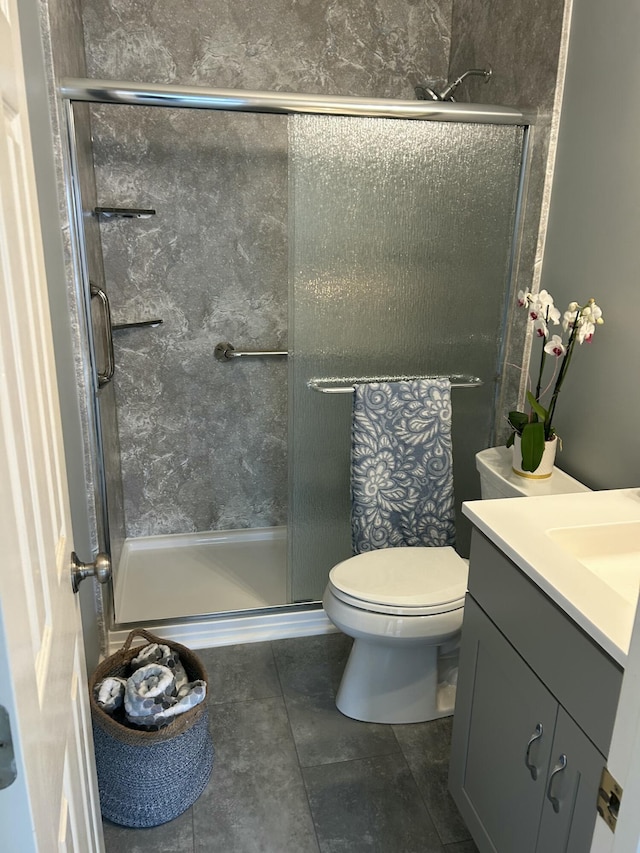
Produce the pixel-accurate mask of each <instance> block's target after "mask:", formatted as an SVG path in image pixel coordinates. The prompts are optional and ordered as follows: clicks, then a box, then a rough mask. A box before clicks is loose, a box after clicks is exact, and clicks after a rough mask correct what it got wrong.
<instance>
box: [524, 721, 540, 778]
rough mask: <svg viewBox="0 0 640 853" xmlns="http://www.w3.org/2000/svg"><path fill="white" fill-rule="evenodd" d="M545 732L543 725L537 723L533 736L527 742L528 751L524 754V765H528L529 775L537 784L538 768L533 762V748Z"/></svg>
mask: <svg viewBox="0 0 640 853" xmlns="http://www.w3.org/2000/svg"><path fill="white" fill-rule="evenodd" d="M543 732H544V729H543V727H542V723H537V724H536V727H535V730H534V732H533V734H532V735H531V737H530V738H529V740H528V742H527V750H526V752H525V754H524V763H525V764H526V766H527V770H528V771H529V773H531V778H532V779H533V781H534V782H536V781H537V779H538V768H537V767H536V765H535V764H534V763H533V762H532V761H531V747H532V746H533V744H534V743H535V742H536V741H537V740H540V738H541V737H542V735H543Z"/></svg>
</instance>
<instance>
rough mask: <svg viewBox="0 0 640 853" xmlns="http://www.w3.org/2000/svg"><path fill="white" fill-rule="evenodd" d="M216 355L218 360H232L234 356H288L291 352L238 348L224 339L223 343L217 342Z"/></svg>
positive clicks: (214, 352)
mask: <svg viewBox="0 0 640 853" xmlns="http://www.w3.org/2000/svg"><path fill="white" fill-rule="evenodd" d="M213 354H214V356H215V357H216V358H217V359H218V361H231V359H232V358H247V357H248V356H251V357H252V358H286V357H287V356H288V355H289V353H288V352H287V351H286V350H275V349H268V350H252V349H236V348H235V347H234V345H233V344H230V343H229V342H228V341H224V342H223V343H221V344H216V348H215V349H214V351H213Z"/></svg>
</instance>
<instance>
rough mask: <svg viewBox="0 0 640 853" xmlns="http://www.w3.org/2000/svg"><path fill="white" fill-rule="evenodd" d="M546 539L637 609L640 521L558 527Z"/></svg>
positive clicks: (639, 573) (548, 531) (639, 567)
mask: <svg viewBox="0 0 640 853" xmlns="http://www.w3.org/2000/svg"><path fill="white" fill-rule="evenodd" d="M547 536H548V537H549V538H550V539H551V540H552V541H553V542H555V543H556V544H557V545H559V546H560V547H561V548H562V549H563V550H564V551H566V552H567V553H569V554H571V556H572V557H574V558H575V559H576V560H578V562H580V563H581V564H582V565H583V566H584V567H585V568H587V569H589V571H591V572H593V573H594V574H595V575H597V576H598V577H599V578H601V579H602V580H603V581H605V582H606V583H607V584H608V585H609V586H610V587H612V588H613V589H614V590H615V591H616V592H617V593H618V594H619V595H621V596H622V597H623V598H625V599H626V600H627V601H629V602H630V603H631V604H633V605H634V606H635V604H636V602H637V600H638V589H639V585H640V521H627V522H619V523H614V524H595V525H588V526H581V527H557V528H554V529H551V530H547Z"/></svg>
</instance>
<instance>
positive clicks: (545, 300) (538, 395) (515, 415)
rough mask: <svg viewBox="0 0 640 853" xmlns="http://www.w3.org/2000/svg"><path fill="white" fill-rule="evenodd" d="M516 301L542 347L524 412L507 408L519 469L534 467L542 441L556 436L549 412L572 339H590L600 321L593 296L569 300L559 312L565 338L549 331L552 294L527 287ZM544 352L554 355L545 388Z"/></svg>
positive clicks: (555, 319)
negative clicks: (583, 302)
mask: <svg viewBox="0 0 640 853" xmlns="http://www.w3.org/2000/svg"><path fill="white" fill-rule="evenodd" d="M518 305H520V307H522V308H526V309H527V311H528V315H529V322H531V323H532V324H533V334H534V335H535V336H537V337H539V338H542V351H541V355H540V365H539V370H538V380H537V382H536V388H535V393H534V392H533V391H532V390H531V389H529V390H528V391H527V402H528V403H529V406H530V411H529V412H528V413H525V412H518V411H512V412H509V418H508V420H509V424H510V425H511V427H512V428H513V432H512V433H511V435H510V436H509V440H508V441H507V447H510V446H511V445H512V444H513V442H514V440H515V437H516V434H517V435H519V436H520V438H521V449H522V470H523V471H535V470H536V468H537V467H538V465H539V464H540V461H541V460H542V454H543V452H544V446H545V442H546V441H552V440H554V439H555V438H556V432H555V429H554V428H553V416H554V414H555V411H556V405H557V403H558V395H559V394H560V391H561V389H562V385H563V383H564V380H565V379H566V376H567V371H568V369H569V365H570V364H571V359H572V357H573V351H574V349H575V346H576V343H579V344H583V343H591V341H592V340H593V335H594V332H595V330H596V326H600V325H601V324H602V323H604V319H603V316H602V311H601V310H600V308H599V307H598V306H597V305H596V302H595V299H589V301H588V302H587V303H586V305H580V304H579V303H577V302H571V303H570V304H569V306H568V308H567V310H566V311H565V312H564V315H563V316H562V329H563V332H564V334H566V335H568V338H567V342H566V344H565V342H564V341H563V339H562V336H561V335H550V333H549V324H554V325H556V326H557V325H559V324H560V311H559V310H558V309H557V308H556V307H555V305H554V304H553V297H552V296H551V295H550V294H549V293H547V291H546V290H541V291H540V292H539V293H536V294H533V293H531V292H530V291H528V290H524V291H523V290H521V291H520V292H519V293H518ZM547 356H552V357H553V358H554V369H553V375H552V376H551V379H550V380H549V382H548V384H547V386H546V387H545V388H543V387H542V381H543V374H544V372H545V363H546V359H547ZM552 387H553V391H552V392H551V397H550V399H549V404H548V406H547V407H546V408H545V406H544V405H543V403H542V402H541V401H542V399H543V398H545V396H546V395H547V393H548V392H549V391H550V390H551V388H552Z"/></svg>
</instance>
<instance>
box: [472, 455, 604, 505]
mask: <svg viewBox="0 0 640 853" xmlns="http://www.w3.org/2000/svg"><path fill="white" fill-rule="evenodd" d="M511 456H512V453H511V448H510V447H509V448H507V447H489V448H487V450H481V451H480V453H476V468H477V469H478V473H479V474H480V493H481V496H482V499H483V500H486V499H491V498H529V497H533V496H534V495H561V494H569V493H570V492H590V491H591V489H589V488H588V487H587V486H585V485H584V483H580V482H579V481H578V480H574V478H573V477H570V476H569V475H568V474H565V473H564V471H561V470H560V469H559V468H554V469H553V474H552V476H551V477H549V478H548V479H547V480H528V479H527V478H526V477H519V476H518V475H517V474H515V473H514V472H513V469H512V467H511Z"/></svg>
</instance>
